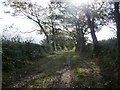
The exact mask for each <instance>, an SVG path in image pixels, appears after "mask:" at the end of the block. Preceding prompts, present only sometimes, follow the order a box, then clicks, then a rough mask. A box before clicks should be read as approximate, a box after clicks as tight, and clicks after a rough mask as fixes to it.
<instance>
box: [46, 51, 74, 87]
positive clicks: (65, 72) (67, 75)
mask: <svg viewBox="0 0 120 90" xmlns="http://www.w3.org/2000/svg"><path fill="white" fill-rule="evenodd" d="M70 58H71V54H70V53H68V55H67V58H66V60H65V63H64V64H63V68H62V69H61V70H60V71H56V73H57V76H56V77H55V80H54V81H52V82H51V83H50V84H49V85H48V87H49V88H69V87H70V86H71V83H72V79H73V78H72V71H71V66H70Z"/></svg>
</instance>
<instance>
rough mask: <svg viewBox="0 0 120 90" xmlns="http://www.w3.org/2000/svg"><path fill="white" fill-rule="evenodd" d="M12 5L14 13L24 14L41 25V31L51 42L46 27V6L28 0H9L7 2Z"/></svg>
mask: <svg viewBox="0 0 120 90" xmlns="http://www.w3.org/2000/svg"><path fill="white" fill-rule="evenodd" d="M7 3H8V5H10V7H12V8H13V9H14V13H13V15H14V16H16V15H24V16H25V17H27V18H28V19H30V20H32V21H33V22H35V23H36V24H37V25H38V26H39V27H40V30H37V31H40V32H41V33H44V35H45V36H46V38H47V42H48V43H49V36H48V33H47V30H46V29H45V27H44V16H45V11H46V9H45V8H42V6H40V5H38V4H37V3H35V4H32V3H31V2H29V1H28V2H26V1H18V2H17V1H15V0H7V1H6V2H5V4H6V5H7Z"/></svg>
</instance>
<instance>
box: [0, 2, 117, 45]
mask: <svg viewBox="0 0 120 90" xmlns="http://www.w3.org/2000/svg"><path fill="white" fill-rule="evenodd" d="M2 1H4V0H0V35H2V34H3V29H4V28H5V27H6V26H10V25H12V24H14V25H13V26H14V27H15V28H18V30H16V29H11V30H10V32H9V33H7V34H6V35H8V36H9V34H11V36H13V37H14V36H15V35H17V34H19V31H21V32H28V31H32V30H34V29H38V27H37V26H36V25H35V23H34V22H32V21H31V20H29V19H25V18H23V17H20V16H17V17H13V16H11V15H10V14H5V13H4V11H9V10H10V11H12V9H10V8H8V7H5V6H3V4H2ZM31 1H32V2H33V3H35V2H38V1H39V2H38V3H39V4H40V5H42V6H43V7H46V6H47V3H48V2H49V0H31ZM111 26H112V25H111ZM111 30H112V29H111V28H108V27H103V28H102V29H101V30H100V31H99V32H98V33H96V35H97V38H98V40H103V39H109V38H111V37H114V36H115V33H114V32H111ZM16 31H17V32H16ZM4 33H5V32H4ZM20 35H21V36H22V37H23V39H25V40H26V39H29V38H31V37H32V38H33V39H34V42H35V43H39V41H41V40H43V39H44V38H45V36H44V35H39V34H37V32H33V33H27V34H22V33H20ZM88 37H89V39H90V40H92V39H91V35H88Z"/></svg>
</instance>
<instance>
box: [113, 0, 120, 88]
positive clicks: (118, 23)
mask: <svg viewBox="0 0 120 90" xmlns="http://www.w3.org/2000/svg"><path fill="white" fill-rule="evenodd" d="M114 7H115V21H116V27H117V44H118V45H117V47H118V56H117V62H116V65H117V68H118V87H119V88H120V13H119V12H120V11H119V9H120V8H119V2H115V3H114Z"/></svg>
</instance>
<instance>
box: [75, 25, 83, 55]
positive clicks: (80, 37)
mask: <svg viewBox="0 0 120 90" xmlns="http://www.w3.org/2000/svg"><path fill="white" fill-rule="evenodd" d="M78 26H79V25H78ZM76 34H77V37H76V39H77V47H76V48H77V52H78V53H79V55H81V54H82V53H83V52H84V49H85V48H84V47H85V40H84V33H83V32H82V29H80V27H78V28H76Z"/></svg>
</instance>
